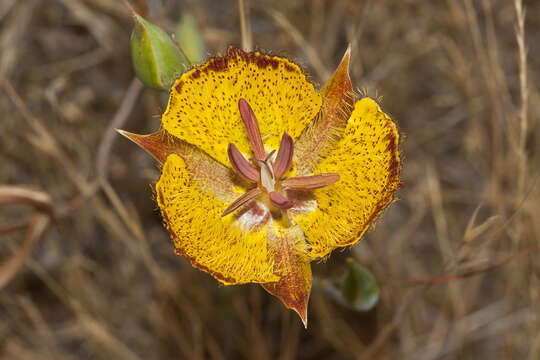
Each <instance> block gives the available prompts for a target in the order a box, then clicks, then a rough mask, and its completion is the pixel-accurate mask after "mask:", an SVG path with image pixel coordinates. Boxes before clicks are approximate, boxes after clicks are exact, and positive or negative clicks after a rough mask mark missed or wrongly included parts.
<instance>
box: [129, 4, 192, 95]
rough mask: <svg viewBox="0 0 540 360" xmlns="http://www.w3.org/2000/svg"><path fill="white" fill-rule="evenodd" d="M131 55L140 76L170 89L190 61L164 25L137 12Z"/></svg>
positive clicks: (153, 83) (147, 82) (145, 80)
mask: <svg viewBox="0 0 540 360" xmlns="http://www.w3.org/2000/svg"><path fill="white" fill-rule="evenodd" d="M133 16H134V20H135V28H134V29H133V33H132V34H131V58H132V61H133V68H134V69H135V73H136V74H137V77H138V78H139V79H140V80H141V81H142V82H143V83H144V84H145V85H147V86H149V87H152V88H154V89H159V90H169V89H170V87H171V86H172V84H173V82H174V80H176V78H178V77H179V76H180V74H182V73H183V72H184V71H186V70H187V68H188V62H187V60H186V58H185V57H184V56H183V55H182V53H181V52H180V50H179V49H178V47H177V46H176V45H175V43H174V42H173V41H172V40H171V38H170V37H169V36H168V35H167V34H166V33H165V31H163V30H162V29H161V28H160V27H158V26H156V25H153V24H151V23H149V22H148V21H146V20H145V19H144V18H143V17H142V16H140V15H138V14H133Z"/></svg>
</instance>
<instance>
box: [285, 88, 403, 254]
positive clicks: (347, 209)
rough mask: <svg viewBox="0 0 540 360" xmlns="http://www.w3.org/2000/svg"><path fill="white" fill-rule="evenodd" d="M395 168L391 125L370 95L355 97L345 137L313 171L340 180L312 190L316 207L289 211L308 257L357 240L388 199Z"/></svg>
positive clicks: (396, 159) (396, 173) (395, 147)
mask: <svg viewBox="0 0 540 360" xmlns="http://www.w3.org/2000/svg"><path fill="white" fill-rule="evenodd" d="M399 171H400V159H399V151H398V133H397V129H396V126H395V124H394V123H393V122H392V120H391V119H390V118H389V117H388V116H387V115H386V114H385V113H383V112H382V111H381V109H380V107H379V105H377V103H375V101H373V100H372V99H369V98H364V99H362V100H360V101H358V102H356V104H355V106H354V110H353V112H352V115H351V118H350V119H349V121H348V123H347V127H346V129H345V132H344V134H343V138H342V139H341V140H340V141H339V142H338V143H337V145H336V147H335V148H334V149H333V150H332V151H330V152H329V153H328V155H327V156H326V157H325V158H324V159H323V160H321V161H320V163H319V164H318V166H317V167H316V168H315V171H314V172H315V173H337V174H339V176H340V180H339V181H338V182H336V183H334V184H332V185H331V186H328V187H324V188H321V189H317V190H314V191H313V196H314V198H315V200H316V206H317V208H316V209H315V210H314V211H311V212H302V211H299V210H300V209H295V208H294V207H293V208H292V209H290V210H289V215H291V216H292V217H293V219H294V221H295V222H296V223H297V224H298V225H299V226H300V228H301V229H302V230H303V231H304V233H305V234H306V237H307V238H308V239H309V241H310V244H311V246H312V251H311V253H310V256H312V257H313V258H319V257H324V256H326V255H328V254H329V253H330V252H331V251H332V250H333V249H335V248H336V247H342V246H348V245H352V244H354V243H355V242H357V241H358V240H359V239H360V238H361V236H362V235H363V234H364V232H365V231H366V230H367V229H368V227H369V225H370V224H371V223H372V222H373V221H374V220H375V219H376V218H377V217H378V216H379V214H380V213H381V212H382V211H383V209H384V208H385V207H386V206H387V205H388V204H389V203H390V202H391V201H392V198H393V195H394V191H395V190H396V189H397V188H398V187H399ZM296 195H297V196H298V197H300V194H296ZM303 195H305V194H303ZM291 196H295V194H294V193H293V194H291Z"/></svg>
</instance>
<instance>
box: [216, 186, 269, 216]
mask: <svg viewBox="0 0 540 360" xmlns="http://www.w3.org/2000/svg"><path fill="white" fill-rule="evenodd" d="M261 193H262V190H261V189H259V188H258V187H256V188H253V189H251V190H249V191H247V192H246V193H244V195H242V196H240V197H239V198H238V199H236V200H234V201H233V202H232V204H231V205H229V206H228V207H227V208H226V209H225V211H224V212H223V213H222V214H221V217H223V216H225V215H228V214H230V213H232V212H233V211H234V210H236V209H238V208H239V207H240V206H242V205H244V204H245V203H247V202H248V201H250V200H253V199H254V198H256V197H257V196H259V195H260V194H261Z"/></svg>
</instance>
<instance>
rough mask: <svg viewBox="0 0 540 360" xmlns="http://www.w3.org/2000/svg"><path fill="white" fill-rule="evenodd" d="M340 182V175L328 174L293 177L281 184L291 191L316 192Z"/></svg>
mask: <svg viewBox="0 0 540 360" xmlns="http://www.w3.org/2000/svg"><path fill="white" fill-rule="evenodd" d="M338 180H339V175H338V174H334V173H326V174H319V175H313V176H298V177H292V178H288V179H285V180H283V181H282V182H281V184H282V185H283V186H284V187H286V188H288V189H291V190H314V189H319V188H322V187H325V186H328V185H332V184H333V183H335V182H336V181H338Z"/></svg>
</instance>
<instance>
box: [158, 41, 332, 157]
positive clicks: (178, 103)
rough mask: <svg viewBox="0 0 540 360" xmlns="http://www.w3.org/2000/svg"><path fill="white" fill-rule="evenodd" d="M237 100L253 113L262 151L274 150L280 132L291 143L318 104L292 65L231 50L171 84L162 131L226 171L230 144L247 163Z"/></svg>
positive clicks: (315, 94)
mask: <svg viewBox="0 0 540 360" xmlns="http://www.w3.org/2000/svg"><path fill="white" fill-rule="evenodd" d="M240 98H244V99H245V100H246V101H247V103H249V105H250V106H251V108H252V109H253V112H254V114H255V116H256V117H257V119H258V121H259V126H260V131H261V135H262V137H263V140H264V144H265V146H267V147H268V149H267V150H269V149H277V148H278V146H279V142H280V139H281V136H282V135H283V133H284V132H286V133H288V134H289V135H291V137H292V138H293V139H294V140H296V139H297V138H298V137H299V135H300V134H301V132H302V130H303V129H304V128H305V127H306V125H307V124H308V123H309V122H310V121H311V120H312V119H313V118H314V117H315V116H316V115H317V114H318V113H319V110H320V108H321V103H322V99H321V96H320V95H319V93H318V92H317V91H316V90H315V88H314V87H313V85H312V84H311V83H309V82H308V81H307V80H306V76H305V75H304V74H303V73H302V71H301V70H300V68H299V67H298V66H297V65H296V64H294V63H292V62H290V61H289V60H287V59H284V58H280V57H276V56H269V55H263V54H261V53H259V52H253V53H245V52H243V51H242V50H239V49H236V48H234V47H230V48H229V50H228V51H227V54H226V55H225V56H223V57H215V58H211V59H210V60H208V61H207V62H206V63H205V64H203V65H201V66H199V67H196V68H194V69H192V70H190V71H188V72H186V73H184V74H183V75H182V76H181V77H180V78H179V79H178V80H176V82H175V83H174V85H173V87H172V89H171V94H170V97H169V104H168V107H167V110H166V111H165V113H164V114H163V117H162V124H163V128H164V129H165V130H166V131H167V132H169V133H170V134H172V135H174V136H176V137H178V138H179V139H181V140H184V141H187V142H189V143H190V144H193V145H195V146H197V147H199V148H200V149H202V150H203V151H205V152H206V153H208V154H209V155H210V156H212V157H213V158H215V159H216V160H218V161H219V162H221V163H222V164H224V165H227V166H229V159H228V158H227V146H228V144H229V143H234V144H236V145H237V146H238V148H239V150H240V151H241V152H242V153H243V154H246V155H249V156H248V157H251V155H250V154H252V150H251V146H250V143H249V140H248V138H247V135H246V130H245V127H244V124H243V122H242V119H241V116H240V110H239V108H238V102H239V100H240Z"/></svg>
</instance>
